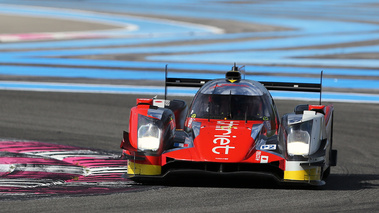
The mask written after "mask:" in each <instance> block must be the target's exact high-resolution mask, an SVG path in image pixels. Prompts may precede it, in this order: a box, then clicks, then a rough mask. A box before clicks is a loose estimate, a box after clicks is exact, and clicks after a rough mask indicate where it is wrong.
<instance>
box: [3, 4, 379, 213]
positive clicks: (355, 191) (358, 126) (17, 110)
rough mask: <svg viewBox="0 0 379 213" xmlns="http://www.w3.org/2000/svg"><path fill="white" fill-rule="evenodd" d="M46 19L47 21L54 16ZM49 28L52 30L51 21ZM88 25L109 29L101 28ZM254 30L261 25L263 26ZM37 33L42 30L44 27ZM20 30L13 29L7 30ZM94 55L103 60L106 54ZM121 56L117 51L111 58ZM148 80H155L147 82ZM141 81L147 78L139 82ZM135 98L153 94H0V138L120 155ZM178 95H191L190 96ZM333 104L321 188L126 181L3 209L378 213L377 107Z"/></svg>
mask: <svg viewBox="0 0 379 213" xmlns="http://www.w3.org/2000/svg"><path fill="white" fill-rule="evenodd" d="M21 2H22V1H21ZM37 2H38V1H37ZM374 3H375V2H374ZM373 6H375V4H373ZM8 18H9V17H8ZM3 20H4V19H3ZM7 20H8V19H7ZM13 20H14V19H13ZM14 21H16V20H14ZM44 21H46V23H49V22H50V21H52V22H54V21H57V20H46V19H44ZM186 21H188V20H186ZM214 22H215V23H214V24H219V23H217V22H216V21H214ZM66 23H67V22H66ZM24 24H25V23H24ZM75 24H77V25H74V24H67V25H64V26H66V27H67V30H68V31H70V30H77V28H76V27H79V28H80V26H82V25H81V24H80V23H77V22H75ZM26 25H27V26H29V25H28V24H26ZM51 26H52V27H53V28H54V24H53V25H51ZM240 26H241V25H240ZM21 27H22V24H21ZM86 27H89V28H91V29H94V28H96V30H104V29H107V26H105V25H96V26H88V25H86ZM250 27H252V26H250ZM255 27H258V28H260V29H262V27H263V28H264V27H268V26H255ZM252 28H253V27H252ZM32 29H34V28H32ZM266 29H267V28H266ZM275 29H276V30H278V29H277V28H275ZM25 30H29V31H30V30H31V29H30V28H25ZM37 30H38V31H39V30H41V32H43V29H37ZM249 30H252V29H249ZM267 30H272V29H271V28H269V29H267ZM22 32H23V31H22V30H19V29H13V31H12V32H9V33H22ZM374 43H375V42H374ZM93 57H95V58H96V57H99V59H101V58H104V57H105V56H93ZM118 57H120V56H117V55H114V58H116V59H117V58H118ZM360 57H362V56H360ZM138 60H139V59H138ZM138 60H137V61H138ZM1 77H2V79H4V80H10V79H11V80H16V81H26V80H27V81H47V82H67V81H70V82H81V83H82V82H84V83H93V82H95V83H98V82H99V81H101V82H107V83H128V81H111V80H109V79H105V80H104V79H102V80H96V79H83V78H70V79H67V78H52V77H30V76H13V75H2V76H1ZM147 82H148V83H149V84H154V82H152V81H147ZM144 83H146V81H140V82H139V84H144ZM155 84H157V83H156V82H155ZM371 93H374V94H375V93H377V91H374V92H371ZM137 97H151V95H148V96H145V95H130V94H90V93H88V94H87V93H61V92H59V93H54V92H30V91H7V90H5V91H0V98H1V105H0V113H1V119H0V138H1V139H9V140H27V141H41V142H48V143H52V144H59V145H69V146H75V147H84V148H88V149H96V150H102V151H104V152H106V153H112V154H114V153H118V152H120V150H119V148H118V146H119V142H120V140H121V134H122V131H123V130H125V129H127V127H128V116H129V110H130V108H131V107H132V106H133V105H134V104H135V99H136V98H137ZM178 98H183V99H185V100H187V101H189V100H190V97H178ZM298 103H304V101H294V100H287V101H286V100H277V101H276V104H277V106H278V108H279V112H280V114H281V115H283V114H284V113H286V112H291V111H292V110H293V107H294V106H295V105H296V104H298ZM333 104H334V106H335V118H334V148H335V149H337V150H338V162H337V166H336V167H334V168H332V173H331V175H330V177H329V179H328V182H327V185H326V186H324V187H322V188H320V189H314V188H309V187H303V186H288V185H285V186H283V185H278V184H276V183H275V182H274V181H273V180H271V179H268V178H267V177H260V178H256V177H250V176H242V177H213V176H212V177H203V176H200V177H199V176H194V177H192V176H191V177H182V176H180V177H179V178H177V179H176V180H175V181H173V183H172V184H171V185H164V186H146V187H144V186H140V185H138V184H133V183H131V184H130V185H131V186H133V187H136V188H137V190H135V191H124V192H113V193H87V194H85V193H82V194H69V193H67V194H65V193H62V194H61V195H58V196H53V195H51V196H50V195H47V196H46V195H44V196H38V194H36V195H35V196H18V195H16V196H13V197H12V196H2V197H0V206H1V207H0V212H10V211H12V212H13V211H14V212H51V211H54V212H70V211H71V212H72V211H75V212H79V211H81V212H128V211H141V212H234V211H237V212H254V211H255V212H258V211H264V212H274V211H275V212H277V211H291V212H304V211H307V212H377V211H378V210H379V165H378V162H379V154H378V150H379V145H378V143H377V141H378V140H377V138H378V136H379V135H378V131H377V130H378V129H379V105H378V104H367V103H363V104H360V103H340V102H338V103H333Z"/></svg>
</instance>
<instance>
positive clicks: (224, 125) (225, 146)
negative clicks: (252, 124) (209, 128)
mask: <svg viewBox="0 0 379 213" xmlns="http://www.w3.org/2000/svg"><path fill="white" fill-rule="evenodd" d="M233 124H234V126H233ZM235 125H238V124H235V123H233V121H230V122H227V121H217V125H216V131H222V132H220V133H222V134H217V135H215V138H214V139H213V143H214V144H217V145H219V146H215V147H213V149H212V152H213V153H215V154H218V155H219V154H225V155H228V154H229V150H230V149H234V148H235V147H233V146H229V143H230V139H229V138H230V136H231V134H232V130H233V129H237V127H235ZM232 137H233V138H235V136H232Z"/></svg>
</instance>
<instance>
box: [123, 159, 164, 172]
mask: <svg viewBox="0 0 379 213" xmlns="http://www.w3.org/2000/svg"><path fill="white" fill-rule="evenodd" d="M160 174H161V166H157V165H148V164H139V163H134V162H131V161H129V162H128V175H160Z"/></svg>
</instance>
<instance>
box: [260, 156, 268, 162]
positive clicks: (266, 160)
mask: <svg viewBox="0 0 379 213" xmlns="http://www.w3.org/2000/svg"><path fill="white" fill-rule="evenodd" d="M261 163H268V156H264V155H262V156H261Z"/></svg>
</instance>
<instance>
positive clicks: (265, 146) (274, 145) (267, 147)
mask: <svg viewBox="0 0 379 213" xmlns="http://www.w3.org/2000/svg"><path fill="white" fill-rule="evenodd" d="M261 149H262V150H276V144H267V145H262V146H261Z"/></svg>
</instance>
